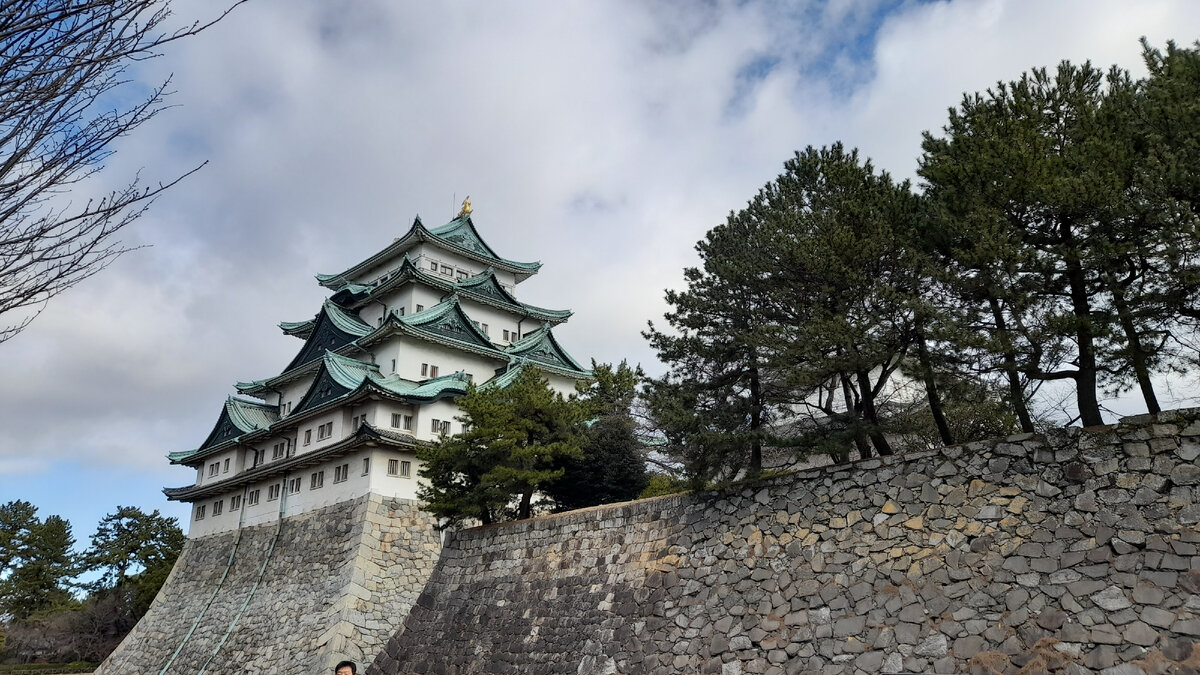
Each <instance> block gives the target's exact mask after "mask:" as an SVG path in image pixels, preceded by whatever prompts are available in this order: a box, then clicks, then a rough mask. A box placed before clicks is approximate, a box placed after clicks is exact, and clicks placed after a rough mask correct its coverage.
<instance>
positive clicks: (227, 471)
mask: <svg viewBox="0 0 1200 675" xmlns="http://www.w3.org/2000/svg"><path fill="white" fill-rule="evenodd" d="M221 473H229V458H228V457H226V458H225V465H224V466H223V467H221Z"/></svg>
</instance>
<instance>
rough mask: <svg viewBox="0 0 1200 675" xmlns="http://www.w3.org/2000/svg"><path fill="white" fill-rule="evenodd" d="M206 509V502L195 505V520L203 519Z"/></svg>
mask: <svg viewBox="0 0 1200 675" xmlns="http://www.w3.org/2000/svg"><path fill="white" fill-rule="evenodd" d="M207 510H208V505H207V504H200V505H199V506H197V507H196V520H204V512H205V511H207Z"/></svg>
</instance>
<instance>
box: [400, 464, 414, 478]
mask: <svg viewBox="0 0 1200 675" xmlns="http://www.w3.org/2000/svg"><path fill="white" fill-rule="evenodd" d="M400 476H401V477H402V478H409V477H411V476H412V462H400Z"/></svg>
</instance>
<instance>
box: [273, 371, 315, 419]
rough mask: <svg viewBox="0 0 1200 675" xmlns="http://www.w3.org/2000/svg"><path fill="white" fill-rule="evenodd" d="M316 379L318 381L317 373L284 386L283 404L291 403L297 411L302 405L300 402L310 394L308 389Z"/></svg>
mask: <svg viewBox="0 0 1200 675" xmlns="http://www.w3.org/2000/svg"><path fill="white" fill-rule="evenodd" d="M314 379H316V373H315V372H314V373H313V374H312V375H308V376H305V377H301V378H299V379H296V380H293V381H291V382H289V383H288V384H286V385H284V386H283V387H282V391H283V402H284V403H285V404H286V403H291V404H292V409H293V410H295V408H296V406H298V405H300V400H301V399H303V398H304V395H305V394H307V393H308V389H309V387H311V386H312V384H313V380H314ZM281 412H282V410H281ZM284 417H286V415H285V416H284Z"/></svg>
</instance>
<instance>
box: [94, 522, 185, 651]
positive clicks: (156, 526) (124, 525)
mask: <svg viewBox="0 0 1200 675" xmlns="http://www.w3.org/2000/svg"><path fill="white" fill-rule="evenodd" d="M185 541H186V537H185V536H184V534H183V530H181V529H180V528H179V523H178V521H177V520H176V519H175V518H168V517H165V516H163V515H161V514H160V513H159V512H158V510H157V509H155V510H154V511H152V512H150V513H146V512H145V511H142V510H141V509H139V508H137V507H134V506H118V507H117V510H116V512H114V513H110V514H108V515H106V516H105V517H104V519H103V520H101V521H100V524H99V525H98V526H97V528H96V533H95V534H93V535H92V540H91V547H90V548H88V550H87V552H85V553H84V556H83V565H84V566H85V568H86V569H89V570H91V571H95V572H100V573H101V577H100V579H99V580H98V581H96V582H95V583H94V584H93V585H92V590H93V594H94V595H95V596H96V597H94V598H93V601H95V602H98V603H100V604H103V605H111V606H113V607H114V608H115V611H114V614H113V617H112V618H113V621H114V622H115V623H114V626H113V628H112V630H113V631H115V632H121V631H123V630H124V631H127V630H128V629H129V628H132V627H133V625H134V624H136V623H137V621H138V619H140V618H141V617H142V615H143V614H145V613H146V610H148V609H149V608H150V603H151V602H153V600H154V596H156V595H158V590H159V589H160V588H161V587H162V585H163V583H164V582H166V580H167V575H169V574H170V573H171V568H172V567H174V566H175V561H176V560H177V559H178V558H179V554H180V553H181V552H182V551H183V545H184V543H185Z"/></svg>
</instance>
